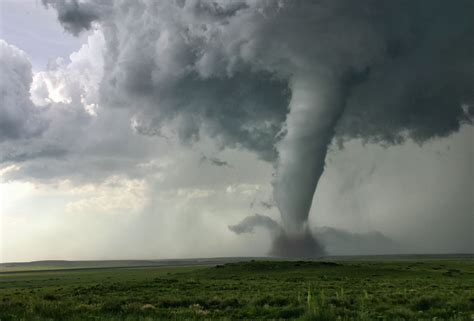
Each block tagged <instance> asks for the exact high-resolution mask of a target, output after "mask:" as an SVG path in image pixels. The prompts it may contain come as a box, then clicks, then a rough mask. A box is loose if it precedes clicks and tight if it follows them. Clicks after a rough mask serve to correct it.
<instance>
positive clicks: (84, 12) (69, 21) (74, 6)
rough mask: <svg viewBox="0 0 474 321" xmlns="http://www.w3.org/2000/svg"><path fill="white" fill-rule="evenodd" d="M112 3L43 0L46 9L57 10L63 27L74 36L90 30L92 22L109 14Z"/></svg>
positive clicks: (104, 1) (107, 0) (97, 0)
mask: <svg viewBox="0 0 474 321" xmlns="http://www.w3.org/2000/svg"><path fill="white" fill-rule="evenodd" d="M111 3H112V2H111V1H110V0H94V1H91V2H90V3H89V2H83V1H79V0H59V1H57V0H43V4H44V5H45V6H46V7H49V6H51V7H53V8H54V9H56V11H57V13H58V20H59V22H60V23H61V25H62V26H63V27H64V29H66V30H67V31H69V32H71V33H72V34H74V35H78V34H79V33H80V32H81V31H83V30H89V29H90V28H91V26H92V22H94V21H96V20H98V19H100V18H101V17H103V16H104V15H106V14H107V12H108V11H109V10H110V6H111Z"/></svg>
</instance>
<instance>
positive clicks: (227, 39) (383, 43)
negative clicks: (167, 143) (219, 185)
mask: <svg viewBox="0 0 474 321" xmlns="http://www.w3.org/2000/svg"><path fill="white" fill-rule="evenodd" d="M44 2H45V3H46V4H47V5H48V6H50V7H53V8H55V9H56V10H57V12H58V18H59V20H60V22H61V23H62V24H63V25H64V26H65V28H66V30H69V31H70V32H72V33H75V34H76V33H78V32H80V31H81V30H87V29H89V28H90V27H91V26H92V25H93V23H94V22H95V23H97V24H98V25H100V27H101V28H102V30H103V32H104V36H105V41H106V50H105V54H104V55H105V57H104V59H105V68H104V78H103V80H102V85H101V96H102V103H103V104H104V105H107V106H110V107H122V108H129V109H131V111H132V113H133V114H134V115H135V116H134V122H135V125H136V128H137V129H139V130H137V132H139V133H142V134H147V135H159V134H160V133H161V130H162V128H163V127H164V126H166V125H167V124H170V123H172V124H173V126H174V127H175V128H176V129H177V130H176V133H177V135H178V136H179V138H180V139H181V140H182V141H183V142H193V141H196V140H198V139H199V138H200V136H201V135H203V134H205V135H209V136H211V137H214V138H215V140H216V141H217V142H218V143H219V144H221V146H223V147H224V146H226V147H239V148H245V149H248V150H251V151H254V152H256V153H257V154H258V155H259V156H260V157H261V158H262V159H264V160H267V161H269V162H272V163H273V164H274V166H275V169H276V175H275V179H274V182H273V185H274V200H275V203H276V204H277V207H278V209H279V211H280V214H281V227H282V229H281V231H282V232H281V233H280V234H278V235H277V236H275V244H277V247H278V248H279V249H283V250H282V251H283V252H278V251H273V252H272V253H283V254H282V255H285V256H286V255H290V254H291V253H295V255H302V256H306V253H307V252H311V251H314V252H318V251H320V247H319V246H317V245H315V244H317V242H315V241H314V238H313V237H312V236H311V234H310V233H309V232H308V226H307V221H308V213H309V210H310V208H311V205H312V204H311V203H312V199H313V194H314V192H315V189H316V187H317V185H318V181H319V178H320V177H321V175H322V173H323V171H324V166H325V159H326V154H327V151H328V146H329V145H330V144H331V143H332V142H333V141H334V140H335V139H337V140H339V141H340V142H344V141H345V140H348V139H352V138H360V139H363V140H366V141H374V142H379V143H382V144H386V145H390V144H398V143H402V142H403V141H404V140H406V139H412V140H414V141H416V142H418V143H420V144H421V143H423V142H425V141H427V140H430V139H432V138H436V137H443V136H448V135H450V134H451V133H454V132H456V131H458V130H459V128H460V127H461V126H462V125H463V124H470V123H471V122H472V116H473V115H472V104H473V101H474V87H473V85H472V84H473V83H474V69H473V63H474V54H473V53H474V42H473V41H472V39H473V38H474V20H473V19H472V17H473V14H474V2H472V1H471V0H456V1H444V0H431V1H426V0H409V1H408V0H401V1H388V0H362V1H352V0H322V1H309V0H293V1H290V0H288V1H265V0H263V1H255V0H236V1H227V0H225V1H224V0H219V1H217V0H216V1H205V0H201V1H200V0H189V1H186V0H179V1H145V0H142V1H133V2H128V1H92V0H91V1H81V2H79V1H65V0H63V1H54V0H47V1H44ZM306 244H310V245H309V246H306ZM301 249H305V250H302V252H300V250H301ZM278 255H279V254H278Z"/></svg>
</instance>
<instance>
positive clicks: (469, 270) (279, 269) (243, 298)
mask: <svg viewBox="0 0 474 321" xmlns="http://www.w3.org/2000/svg"><path fill="white" fill-rule="evenodd" d="M163 319H173V320H182V319H193V320H198V319H203V320H204V319H205V320H209V319H224V320H225V319H227V320H229V319H252V320H253V319H266V320H267V319H274V320H279V319H299V320H430V321H432V320H470V321H471V320H473V319H474V262H473V261H472V260H471V259H463V260H419V261H410V260H403V261H388V260H383V261H373V260H372V261H355V260H351V261H335V262H320V261H314V262H303V261H298V262H296V261H292V262H287V261H281V262H280V261H252V262H246V263H230V264H224V265H218V266H187V267H146V268H137V267H134V268H121V269H115V268H107V269H97V270H87V269H84V270H74V271H68V270H64V271H43V272H34V271H32V272H21V273H10V274H1V275H0V320H1V321H8V320H33V321H34V320H38V321H44V320H143V321H144V320H163Z"/></svg>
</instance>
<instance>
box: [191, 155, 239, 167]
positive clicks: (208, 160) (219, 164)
mask: <svg viewBox="0 0 474 321" xmlns="http://www.w3.org/2000/svg"><path fill="white" fill-rule="evenodd" d="M199 162H200V163H201V164H202V163H209V164H211V165H213V166H217V167H229V168H232V165H231V164H229V163H228V162H226V161H225V160H222V159H220V158H218V157H215V156H211V157H208V156H205V155H203V156H202V157H201V159H200V160H199Z"/></svg>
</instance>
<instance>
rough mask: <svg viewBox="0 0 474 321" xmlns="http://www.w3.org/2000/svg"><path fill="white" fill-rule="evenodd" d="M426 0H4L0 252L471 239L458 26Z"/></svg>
mask: <svg viewBox="0 0 474 321" xmlns="http://www.w3.org/2000/svg"><path fill="white" fill-rule="evenodd" d="M415 2H416V3H418V2H417V1H414V2H413V3H415ZM435 2H436V1H434V2H433V3H435ZM440 3H441V2H440ZM440 3H438V4H439V5H438V6H436V5H433V6H432V7H428V8H426V10H422V11H419V10H418V8H417V7H416V6H415V5H413V8H412V7H411V5H407V6H405V7H404V6H402V7H398V5H396V4H390V5H388V4H387V5H386V6H379V5H378V4H377V3H376V2H373V1H368V0H367V1H363V2H362V5H360V7H359V6H357V5H355V4H354V3H352V2H350V1H345V0H338V1H333V2H332V3H330V2H326V1H322V2H321V4H309V3H308V2H305V1H296V2H295V3H294V4H291V3H289V2H288V1H277V2H266V1H262V2H255V1H250V0H248V1H244V0H239V1H235V2H233V3H226V2H225V1H216V2H210V1H197V0H196V1H194V0H193V1H170V2H160V1H158V2H154V1H145V0H143V1H137V2H134V3H127V1H116V2H111V1H98V0H97V1H95V0H88V1H79V2H77V1H53V0H47V1H44V3H43V2H42V1H36V0H21V1H13V0H12V1H10V0H0V18H1V19H0V21H1V25H0V39H1V40H0V71H1V73H0V93H1V99H2V101H1V102H0V233H1V234H0V261H1V262H12V261H32V260H49V259H68V260H86V259H89V260H90V259H159V258H189V257H221V256H265V255H267V254H268V253H269V251H270V249H273V250H275V244H276V242H275V240H276V239H278V236H275V233H276V234H278V235H287V236H288V239H291V238H296V239H297V238H298V235H302V234H304V233H306V232H305V231H306V229H308V230H309V231H311V235H313V236H314V239H315V240H317V242H318V243H320V245H321V247H322V248H324V249H325V250H324V253H325V254H383V253H473V252H474V236H473V235H474V215H473V214H474V186H473V185H474V168H473V165H472V164H474V129H473V127H472V125H471V124H472V115H473V110H474V108H473V106H474V105H472V104H473V101H474V89H473V88H472V84H473V79H474V75H473V74H474V72H473V70H472V63H473V60H472V59H474V58H473V57H474V48H473V45H472V41H471V42H469V40H470V39H472V37H471V36H472V30H474V28H472V24H473V22H472V19H469V10H466V9H467V8H468V7H467V5H468V4H469V1H465V2H463V1H461V0H460V1H459V3H457V4H456V2H455V4H454V5H449V4H442V5H441V4H440ZM444 6H447V7H444ZM469 9H473V8H472V7H469ZM465 12H467V13H465ZM471 12H473V11H471ZM440 13H442V14H440ZM400 16H403V17H404V19H399V18H400ZM454 18H455V21H456V23H453V21H454V20H453V21H452V20H450V19H454ZM433 21H434V22H433ZM432 22H433V23H432ZM469 32H470V33H469ZM466 39H467V40H466ZM255 214H259V215H260V216H261V217H267V218H268V219H269V220H265V219H264V221H266V222H269V221H271V222H276V223H275V225H272V226H277V229H278V232H274V231H272V229H270V228H268V226H266V225H265V224H262V223H260V224H254V225H255V226H253V225H252V226H251V225H249V226H246V229H245V231H247V232H246V233H236V232H235V231H234V230H233V229H232V228H229V226H235V225H236V224H239V222H241V223H245V222H247V223H248V222H250V221H249V220H247V221H246V220H245V219H246V218H248V217H253V216H254V215H255ZM311 242H313V241H311ZM315 242H316V241H315ZM288 244H296V243H291V242H289V243H288ZM295 246H299V245H295ZM311 249H314V247H311ZM290 251H295V252H297V251H296V250H295V249H294V245H292V247H290ZM321 251H322V250H321ZM270 252H271V251H270ZM274 253H275V252H274ZM279 253H282V252H279ZM285 253H286V252H285Z"/></svg>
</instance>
